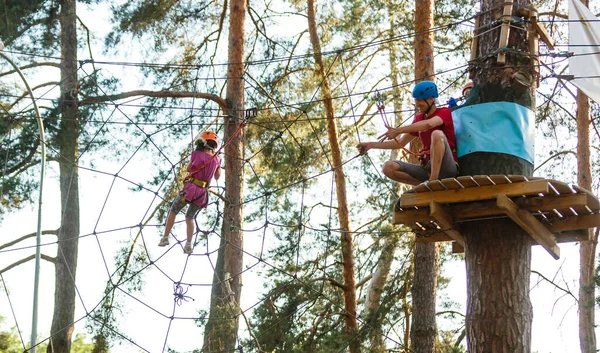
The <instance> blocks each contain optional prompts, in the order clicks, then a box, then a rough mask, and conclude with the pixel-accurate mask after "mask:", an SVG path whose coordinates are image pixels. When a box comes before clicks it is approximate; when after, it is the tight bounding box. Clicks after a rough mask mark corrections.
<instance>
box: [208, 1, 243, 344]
mask: <svg viewBox="0 0 600 353" xmlns="http://www.w3.org/2000/svg"><path fill="white" fill-rule="evenodd" d="M229 12H230V14H229V48H228V50H229V54H228V62H229V66H228V69H227V105H228V107H229V111H228V112H227V116H226V117H225V134H224V136H223V141H227V139H228V138H229V137H230V136H232V135H234V134H235V133H236V131H237V129H238V126H239V124H240V123H241V122H242V120H243V119H244V112H245V110H244V80H243V75H244V64H243V62H244V23H245V16H246V0H231V3H230V5H229ZM243 138H244V137H243V131H241V132H240V135H239V136H238V137H236V138H234V139H233V140H232V141H231V142H230V143H229V144H228V145H227V146H225V148H224V152H225V200H226V201H225V209H224V212H223V226H222V229H221V243H220V247H219V252H218V259H217V264H216V266H215V273H214V277H213V287H212V293H211V301H210V314H209V319H208V322H207V324H206V327H205V331H204V349H205V350H207V351H208V352H233V351H234V350H235V349H236V343H237V332H238V326H239V313H240V308H239V303H240V298H241V292H242V271H243V259H244V258H243V251H242V250H243V246H244V244H243V240H244V234H243V231H242V223H243V199H242V192H243V187H244V158H243V150H244V140H243Z"/></svg>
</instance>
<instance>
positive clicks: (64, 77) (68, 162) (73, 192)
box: [48, 0, 80, 353]
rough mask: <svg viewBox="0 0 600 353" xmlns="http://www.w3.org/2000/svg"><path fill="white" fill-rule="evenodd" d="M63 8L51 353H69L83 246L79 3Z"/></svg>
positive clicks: (69, 1)
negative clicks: (77, 92) (77, 94)
mask: <svg viewBox="0 0 600 353" xmlns="http://www.w3.org/2000/svg"><path fill="white" fill-rule="evenodd" d="M60 4H61V9H60V28H61V34H60V43H61V63H60V74H61V85H60V93H61V100H60V116H61V121H60V132H59V134H58V144H59V153H60V156H61V159H60V161H59V164H60V172H59V173H60V197H61V226H60V230H59V233H58V247H57V254H56V262H55V289H54V314H53V317H52V326H51V335H52V337H51V341H50V344H49V345H48V352H53V353H68V352H70V350H71V336H72V334H73V327H74V326H73V321H74V316H75V278H76V273H77V251H78V245H79V230H80V229H79V175H78V170H77V163H78V157H79V131H80V130H79V129H80V126H79V120H78V113H77V102H76V98H75V95H74V94H73V92H74V90H75V89H76V87H77V27H76V18H77V16H76V1H75V0H62V1H61V3H60Z"/></svg>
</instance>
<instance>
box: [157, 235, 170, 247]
mask: <svg viewBox="0 0 600 353" xmlns="http://www.w3.org/2000/svg"><path fill="white" fill-rule="evenodd" d="M167 245H169V238H168V237H162V238H161V239H160V243H158V246H167Z"/></svg>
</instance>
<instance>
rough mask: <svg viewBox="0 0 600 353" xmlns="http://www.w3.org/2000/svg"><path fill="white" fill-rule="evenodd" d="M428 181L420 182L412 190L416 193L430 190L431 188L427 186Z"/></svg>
mask: <svg viewBox="0 0 600 353" xmlns="http://www.w3.org/2000/svg"><path fill="white" fill-rule="evenodd" d="M427 184H428V183H423V184H419V185H416V186H413V188H412V190H413V191H414V192H415V193H419V192H430V191H431V189H430V188H429V186H427Z"/></svg>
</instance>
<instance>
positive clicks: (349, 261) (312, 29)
mask: <svg viewBox="0 0 600 353" xmlns="http://www.w3.org/2000/svg"><path fill="white" fill-rule="evenodd" d="M315 12H316V10H315V1H314V0H308V31H309V33H310V42H311V44H312V48H313V52H314V56H315V63H316V68H315V69H316V73H317V77H318V80H319V82H322V85H321V87H320V89H321V97H322V98H323V104H324V105H325V113H326V116H327V136H328V137H329V144H330V147H331V160H332V163H333V165H332V167H333V168H334V180H335V191H336V196H337V204H338V205H337V206H338V220H339V222H340V242H341V248H342V264H343V270H342V277H343V278H344V308H345V314H344V315H345V324H346V326H345V329H346V334H347V335H348V338H349V342H350V352H351V353H357V352H359V351H360V340H358V339H355V337H356V334H358V332H357V331H358V322H357V320H356V281H355V279H354V249H353V245H352V233H351V232H350V220H349V217H348V202H347V200H346V176H345V175H344V169H343V167H342V164H343V161H342V153H341V149H340V143H339V141H338V131H337V119H335V113H334V109H333V98H332V95H331V87H330V84H329V79H328V78H327V77H326V75H325V66H324V65H323V58H322V56H321V41H320V39H319V35H318V34H317V22H316V13H315Z"/></svg>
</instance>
